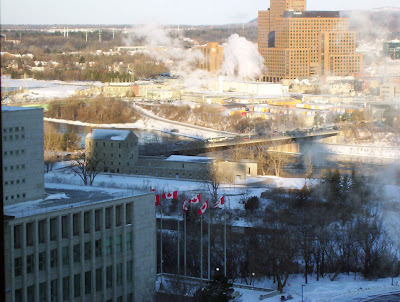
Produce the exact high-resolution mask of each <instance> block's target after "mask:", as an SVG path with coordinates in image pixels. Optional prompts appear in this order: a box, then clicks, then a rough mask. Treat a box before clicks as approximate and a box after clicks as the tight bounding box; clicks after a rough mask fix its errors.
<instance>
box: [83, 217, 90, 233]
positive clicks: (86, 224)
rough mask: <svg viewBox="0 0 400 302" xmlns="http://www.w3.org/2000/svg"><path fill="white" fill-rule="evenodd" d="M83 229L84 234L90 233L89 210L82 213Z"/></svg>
mask: <svg viewBox="0 0 400 302" xmlns="http://www.w3.org/2000/svg"><path fill="white" fill-rule="evenodd" d="M83 231H84V232H85V234H88V233H90V212H85V213H84V214H83Z"/></svg>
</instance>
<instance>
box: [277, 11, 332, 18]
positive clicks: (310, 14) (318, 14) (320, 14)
mask: <svg viewBox="0 0 400 302" xmlns="http://www.w3.org/2000/svg"><path fill="white" fill-rule="evenodd" d="M283 18H340V12H339V11H303V12H294V11H285V12H284V13H283Z"/></svg>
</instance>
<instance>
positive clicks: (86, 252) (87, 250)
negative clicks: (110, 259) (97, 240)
mask: <svg viewBox="0 0 400 302" xmlns="http://www.w3.org/2000/svg"><path fill="white" fill-rule="evenodd" d="M84 257H85V260H90V258H92V243H91V242H85V249H84Z"/></svg>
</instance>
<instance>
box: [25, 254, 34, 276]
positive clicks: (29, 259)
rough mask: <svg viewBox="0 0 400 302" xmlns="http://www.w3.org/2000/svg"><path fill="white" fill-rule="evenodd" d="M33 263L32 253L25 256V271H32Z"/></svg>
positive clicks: (28, 272)
mask: <svg viewBox="0 0 400 302" xmlns="http://www.w3.org/2000/svg"><path fill="white" fill-rule="evenodd" d="M33 268H34V263H33V255H28V256H26V273H27V274H30V273H33Z"/></svg>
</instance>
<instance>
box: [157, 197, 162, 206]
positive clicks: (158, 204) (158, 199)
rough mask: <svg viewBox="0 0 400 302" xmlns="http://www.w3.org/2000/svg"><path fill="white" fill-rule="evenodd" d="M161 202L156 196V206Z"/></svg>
mask: <svg viewBox="0 0 400 302" xmlns="http://www.w3.org/2000/svg"><path fill="white" fill-rule="evenodd" d="M160 205H161V202H160V195H156V206H160Z"/></svg>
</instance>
